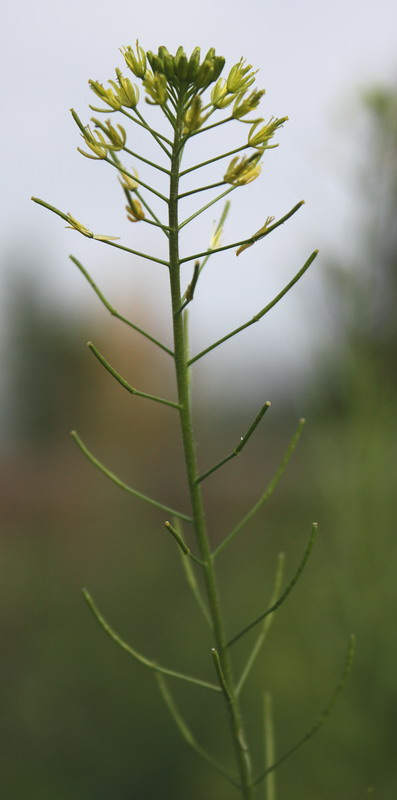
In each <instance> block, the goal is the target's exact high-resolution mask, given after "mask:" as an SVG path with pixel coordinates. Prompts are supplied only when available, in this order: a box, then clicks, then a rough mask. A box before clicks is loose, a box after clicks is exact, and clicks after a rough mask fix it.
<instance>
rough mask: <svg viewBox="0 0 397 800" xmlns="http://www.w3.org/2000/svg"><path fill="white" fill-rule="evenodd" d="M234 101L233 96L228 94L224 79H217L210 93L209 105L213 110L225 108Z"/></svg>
mask: <svg viewBox="0 0 397 800" xmlns="http://www.w3.org/2000/svg"><path fill="white" fill-rule="evenodd" d="M233 100H234V95H233V94H230V92H229V91H228V88H227V84H226V81H225V79H224V78H219V80H218V81H217V82H216V84H215V86H214V87H213V89H212V92H211V103H212V105H213V106H215V108H226V106H229V105H230V103H232V102H233Z"/></svg>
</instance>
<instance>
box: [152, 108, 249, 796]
mask: <svg viewBox="0 0 397 800" xmlns="http://www.w3.org/2000/svg"><path fill="white" fill-rule="evenodd" d="M182 116H183V100H181V101H180V107H179V109H178V112H177V124H176V126H175V133H174V143H173V151H172V159H171V178H170V198H169V223H168V224H169V228H170V236H169V264H170V290H171V300H172V315H173V329H174V352H175V370H176V382H177V389H178V402H179V404H180V406H181V408H180V411H179V415H180V422H181V433H182V441H183V448H184V456H185V465H186V473H187V480H188V485H189V492H190V498H191V504H192V514H193V524H194V530H195V534H196V539H197V545H198V549H199V553H200V557H201V560H202V562H203V566H202V570H203V576H204V581H205V586H206V592H207V598H208V607H209V612H210V616H211V620H212V627H213V633H214V640H215V641H214V644H215V649H216V652H217V655H218V658H219V666H220V669H221V672H222V676H223V681H224V684H225V686H226V687H227V693H228V696H229V697H230V701H227V703H226V705H227V710H228V720H229V727H230V731H231V736H232V741H233V745H234V749H235V754H236V761H237V765H238V770H239V776H240V783H241V792H242V797H243V798H244V800H253V796H254V795H253V791H254V790H253V786H252V774H251V764H250V757H249V753H248V748H247V745H246V743H245V735H244V730H243V725H242V721H241V713H240V708H239V702H238V698H237V696H236V692H235V686H234V681H233V676H232V669H231V662H230V657H229V653H228V652H227V648H226V636H225V630H224V623H223V618H222V613H221V607H220V601H219V594H218V586H217V580H216V575H215V566H214V560H213V558H212V555H211V548H210V543H209V537H208V532H207V526H206V520H205V514H204V507H203V501H202V495H201V487H200V485H199V483H198V482H197V478H198V469H197V458H196V448H195V438H194V435H193V426H192V412H191V404H190V393H189V369H188V365H187V352H186V351H187V347H186V341H185V326H184V315H183V314H179V313H178V310H179V308H180V306H181V304H182V302H183V300H182V296H181V282H180V259H179V230H178V188H179V177H180V160H181V151H180V143H181V136H182V124H183V122H182ZM223 694H224V696H225V692H223Z"/></svg>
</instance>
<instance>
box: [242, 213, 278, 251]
mask: <svg viewBox="0 0 397 800" xmlns="http://www.w3.org/2000/svg"><path fill="white" fill-rule="evenodd" d="M272 222H274V217H266V222H265V224H264V225H262V227H261V228H259V231H257V232H256V233H254V235H253V236H252V237H251V241H250V242H247V243H246V244H242V245H241V247H239V249H238V250H237V251H236V256H239V255H240V253H242V252H243V250H246V249H247V247H252V245H253V244H255V242H256V241H257V240H258V239H260V238H261V237H262V236H264V235H265V233H267V231H268V229H269V227H270V225H271V224H272Z"/></svg>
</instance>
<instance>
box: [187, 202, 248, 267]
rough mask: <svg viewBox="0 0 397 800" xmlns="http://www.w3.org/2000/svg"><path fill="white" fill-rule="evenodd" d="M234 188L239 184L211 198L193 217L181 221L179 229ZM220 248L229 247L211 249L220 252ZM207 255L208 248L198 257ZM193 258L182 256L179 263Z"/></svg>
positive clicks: (213, 251)
mask: <svg viewBox="0 0 397 800" xmlns="http://www.w3.org/2000/svg"><path fill="white" fill-rule="evenodd" d="M234 189H237V186H229V188H228V189H226V191H225V192H222V194H218V196H217V197H215V198H214V200H210V202H209V203H206V205H205V206H202V208H199V210H198V211H195V213H194V214H192V215H191V217H188V218H187V219H185V220H184V221H183V222H181V224H180V225H179V226H178V230H181V229H182V228H184V227H185V225H188V224H189V222H192V220H193V219H195V218H196V217H198V216H199V215H200V214H202V213H203V212H204V211H207V208H211V206H213V205H214V204H215V203H217V202H218V200H222V197H226V195H227V194H230V192H233V191H234ZM231 246H232V247H233V245H231ZM219 250H227V247H226V248H225V247H221V248H218V249H216V250H211V253H218V252H219ZM206 255H208V250H205V252H204V253H200V256H197V258H201V257H202V256H206ZM193 258H194V257H191V256H189V258H181V259H180V262H179V263H180V264H182V263H183V262H184V261H192V260H193Z"/></svg>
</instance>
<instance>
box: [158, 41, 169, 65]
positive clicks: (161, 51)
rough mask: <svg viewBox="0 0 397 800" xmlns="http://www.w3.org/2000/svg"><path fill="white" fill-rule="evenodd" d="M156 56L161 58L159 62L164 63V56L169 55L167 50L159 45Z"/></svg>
mask: <svg viewBox="0 0 397 800" xmlns="http://www.w3.org/2000/svg"><path fill="white" fill-rule="evenodd" d="M158 55H159V58H161V60H162V61H163V62H164V59H165V57H166V56H170V53H169V51H168V50H167V48H166V47H165V46H164V45H163V44H162V45H160V47H159V49H158Z"/></svg>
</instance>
